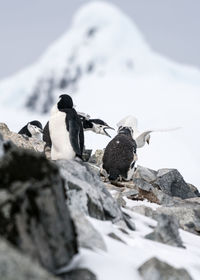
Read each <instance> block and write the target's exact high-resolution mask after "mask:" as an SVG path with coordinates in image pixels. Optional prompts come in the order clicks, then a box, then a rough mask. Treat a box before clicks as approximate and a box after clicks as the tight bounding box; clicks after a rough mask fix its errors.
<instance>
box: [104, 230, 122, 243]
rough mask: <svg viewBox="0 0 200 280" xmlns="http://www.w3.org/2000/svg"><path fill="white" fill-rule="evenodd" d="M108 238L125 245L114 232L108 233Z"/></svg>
mask: <svg viewBox="0 0 200 280" xmlns="http://www.w3.org/2000/svg"><path fill="white" fill-rule="evenodd" d="M108 236H109V237H111V238H113V239H115V240H117V241H120V242H122V243H124V244H126V243H125V242H124V241H123V240H122V239H121V238H120V237H119V236H118V235H116V234H115V233H114V232H110V233H109V234H108Z"/></svg>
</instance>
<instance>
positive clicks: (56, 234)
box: [0, 146, 77, 272]
mask: <svg viewBox="0 0 200 280" xmlns="http://www.w3.org/2000/svg"><path fill="white" fill-rule="evenodd" d="M0 197H1V199H0V220H1V227H0V235H1V236H2V237H4V238H5V239H7V240H8V241H9V242H10V243H12V244H13V245H14V246H16V247H17V248H18V249H20V250H21V251H22V252H24V253H26V254H28V255H29V256H31V257H32V258H33V259H36V260H37V261H39V262H40V264H41V265H42V266H43V267H45V268H46V269H47V270H49V271H51V272H54V271H55V270H57V269H58V268H60V267H62V266H64V265H66V264H68V263H69V262H70V261H71V259H72V257H73V256H74V255H75V254H76V253H77V240H76V232H75V228H74V224H73V221H72V219H71V216H70V213H69V210H68V207H67V205H66V203H65V194H64V182H63V179H62V178H61V176H60V174H59V170H58V168H57V166H56V165H55V164H52V163H51V162H50V161H48V160H47V159H46V158H45V157H44V156H42V155H40V154H39V153H38V154H37V153H34V152H31V151H26V150H23V149H18V148H16V147H12V146H11V147H10V149H9V150H8V151H7V152H6V154H5V155H4V156H3V157H2V158H1V160H0Z"/></svg>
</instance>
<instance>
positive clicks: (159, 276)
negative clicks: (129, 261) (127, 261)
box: [138, 258, 192, 280]
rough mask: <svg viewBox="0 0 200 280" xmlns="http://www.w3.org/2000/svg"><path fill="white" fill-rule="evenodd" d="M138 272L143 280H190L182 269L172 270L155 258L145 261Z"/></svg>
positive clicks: (172, 268)
mask: <svg viewBox="0 0 200 280" xmlns="http://www.w3.org/2000/svg"><path fill="white" fill-rule="evenodd" d="M138 271H139V273H140V275H141V276H142V279H143V280H150V279H152V280H169V279H170V280H192V278H191V276H190V275H189V273H188V272H187V270H185V269H184V268H179V269H178V268H174V267H173V266H171V265H169V264H167V263H165V262H163V261H161V260H159V259H157V258H151V259H150V260H148V261H146V262H145V263H144V264H143V265H142V266H140V267H139V268H138Z"/></svg>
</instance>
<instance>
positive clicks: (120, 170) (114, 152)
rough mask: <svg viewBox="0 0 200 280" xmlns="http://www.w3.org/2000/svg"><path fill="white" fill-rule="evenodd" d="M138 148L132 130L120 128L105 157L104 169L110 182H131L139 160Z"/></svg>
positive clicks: (109, 144)
mask: <svg viewBox="0 0 200 280" xmlns="http://www.w3.org/2000/svg"><path fill="white" fill-rule="evenodd" d="M136 148H137V145H136V142H135V140H134V139H133V130H132V128H131V127H120V128H119V130H118V134H117V135H116V136H115V137H114V138H113V139H112V140H111V141H110V142H109V143H108V145H107V147H106V148H105V152H104V155H103V169H104V170H105V171H106V172H107V174H108V179H109V180H111V181H115V180H119V179H120V178H122V179H124V180H127V181H129V180H131V178H132V176H133V173H134V166H135V162H136V160H137V154H136Z"/></svg>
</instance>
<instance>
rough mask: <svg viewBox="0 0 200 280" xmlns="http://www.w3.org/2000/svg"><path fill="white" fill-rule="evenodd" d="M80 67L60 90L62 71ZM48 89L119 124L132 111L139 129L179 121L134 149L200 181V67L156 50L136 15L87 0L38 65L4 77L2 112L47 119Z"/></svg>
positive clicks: (97, 139) (13, 122) (15, 118)
mask: <svg viewBox="0 0 200 280" xmlns="http://www.w3.org/2000/svg"><path fill="white" fill-rule="evenodd" d="M88 32H90V33H91V34H92V35H91V36H88ZM89 65H93V70H92V71H91V72H88V71H87V68H88V66H89ZM77 69H80V71H81V74H80V77H79V79H78V80H77V82H76V83H75V84H72V85H70V86H69V87H68V88H67V89H63V90H61V89H60V88H59V84H60V81H61V79H62V78H63V77H65V76H66V75H68V76H67V77H70V78H71V79H73V78H74V77H75V75H76V71H77ZM66 73H67V74H66ZM50 80H51V81H53V85H54V86H53V90H52V92H51V91H50ZM37 88H39V89H40V91H39V96H38V99H37V101H36V105H35V107H33V108H32V109H33V111H29V112H28V111H27V109H25V104H26V102H27V100H29V98H30V96H32V95H33V93H34V90H35V89H37ZM49 91H50V94H52V96H51V97H52V98H53V100H54V101H55V100H57V97H58V95H60V94H61V93H68V94H71V95H72V97H73V99H74V103H75V104H77V107H76V109H77V111H81V112H85V113H88V114H89V115H90V116H91V117H93V118H101V119H103V120H104V121H106V122H107V123H108V124H109V125H110V126H113V127H115V128H116V124H117V123H118V122H119V121H120V119H122V118H123V117H125V116H127V115H134V116H136V117H137V118H138V120H139V128H138V129H139V130H140V131H143V130H146V129H162V128H163V129H165V128H170V127H182V129H180V130H177V131H171V132H165V133H164V132H163V133H154V134H152V136H151V141H150V145H149V146H145V147H144V148H142V149H138V151H137V153H138V156H139V161H138V164H140V165H142V166H147V167H149V168H152V169H156V170H157V169H160V168H176V169H178V170H179V171H180V172H181V174H182V175H183V176H184V179H185V180H186V181H188V182H190V183H192V184H194V185H196V186H197V187H200V177H199V167H200V149H198V143H199V141H200V130H199V129H198V127H199V119H200V110H199V104H200V95H199V91H200V71H199V69H196V68H194V67H190V66H186V65H180V64H178V63H175V62H173V61H170V60H169V59H167V58H165V57H163V56H161V55H158V54H157V53H155V52H154V51H153V50H152V49H151V48H150V47H149V45H148V44H147V42H146V41H145V39H144V37H143V35H142V34H141V32H140V31H139V30H138V28H137V26H136V25H135V24H134V22H133V21H132V20H131V19H130V18H128V17H127V16H126V15H125V14H123V13H122V12H121V11H120V10H119V9H118V8H116V7H115V6H113V5H111V4H109V3H107V2H101V1H92V2H89V3H87V4H84V5H83V6H82V7H81V8H80V9H79V11H78V12H77V14H76V15H75V17H74V19H73V21H72V24H71V26H70V29H69V30H68V31H67V32H66V33H65V34H64V35H63V36H62V37H61V38H59V39H58V40H57V41H55V42H54V43H53V44H52V46H50V47H49V48H48V49H47V51H46V52H45V54H44V55H43V56H42V57H41V58H39V60H38V61H37V62H36V63H35V64H34V65H32V66H30V67H29V68H27V69H25V70H22V71H20V73H18V74H16V75H14V76H13V77H10V78H7V79H5V80H3V81H1V83H0V120H1V121H3V122H6V123H7V124H8V126H9V127H10V129H13V130H14V131H18V130H19V129H20V128H21V127H22V126H23V125H24V124H25V123H27V122H28V121H30V120H32V119H39V120H40V121H41V122H42V123H43V125H44V124H45V122H46V121H47V120H48V118H49V114H48V113H47V114H46V115H43V116H41V114H40V112H42V110H43V107H44V105H45V104H46V103H47V101H48V100H49ZM111 134H112V136H114V135H115V133H114V132H112V131H111ZM109 141H110V139H109V138H107V137H105V136H102V135H95V134H94V133H89V132H87V133H86V146H87V147H88V148H93V149H97V148H98V149H99V148H104V147H105V146H106V145H107V143H108V142H109Z"/></svg>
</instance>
